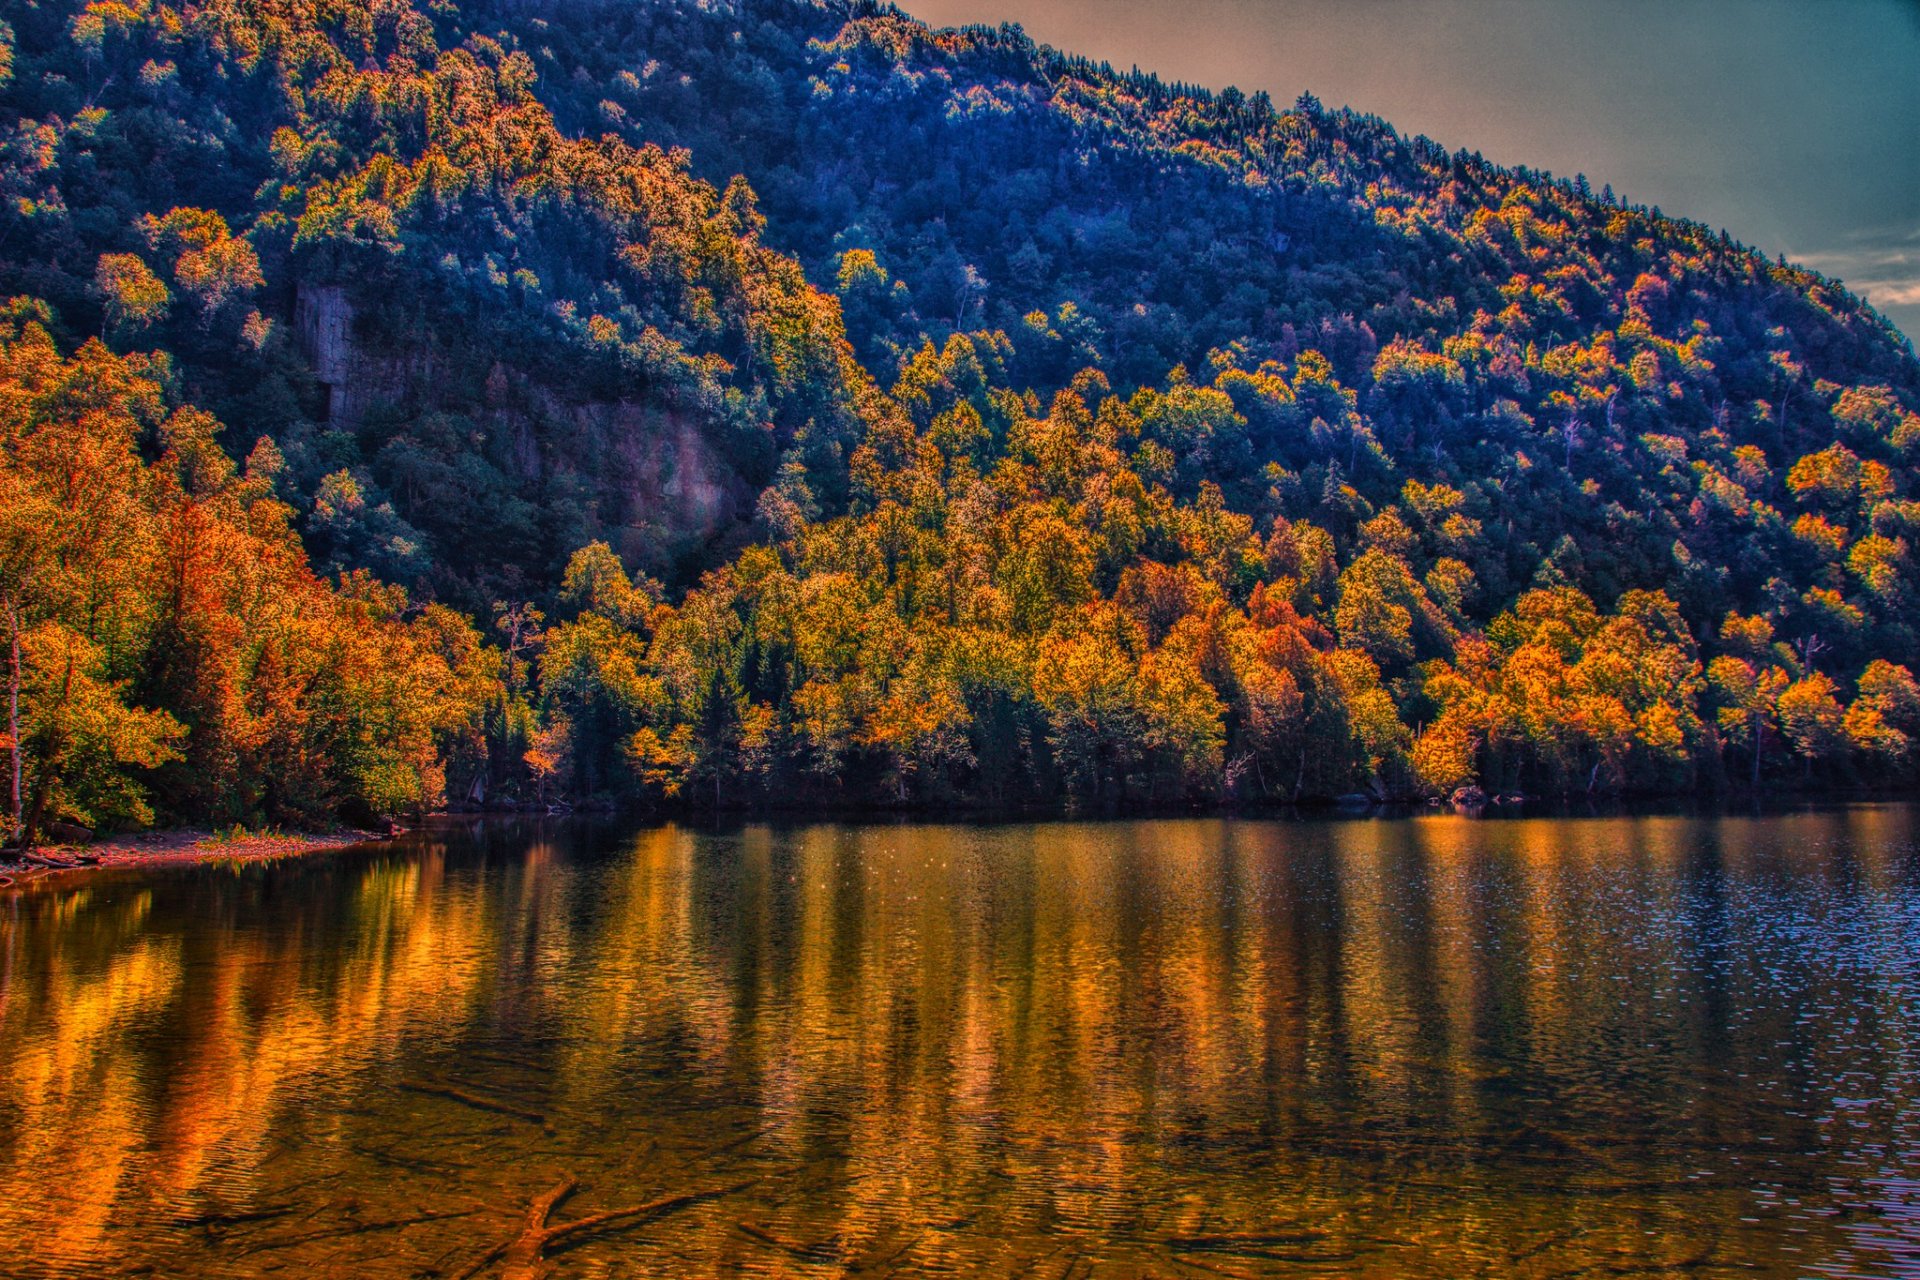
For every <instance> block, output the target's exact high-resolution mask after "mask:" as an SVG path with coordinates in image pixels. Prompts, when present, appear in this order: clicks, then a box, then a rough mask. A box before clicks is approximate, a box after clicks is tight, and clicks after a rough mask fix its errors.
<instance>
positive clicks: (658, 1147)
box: [0, 806, 1920, 1280]
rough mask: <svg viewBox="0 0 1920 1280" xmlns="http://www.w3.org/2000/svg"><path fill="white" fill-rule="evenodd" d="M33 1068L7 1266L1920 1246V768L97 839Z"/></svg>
mask: <svg viewBox="0 0 1920 1280" xmlns="http://www.w3.org/2000/svg"><path fill="white" fill-rule="evenodd" d="M0 1072H3V1075H0V1080H3V1081H4V1088H0V1274H3V1275H6V1276H16V1275H17V1276H26V1277H31V1276H42V1275H57V1276H67V1275H87V1276H109V1275H111V1276H120V1275H155V1276H209V1277H237V1276H263V1275H271V1274H284V1275H292V1276H341V1277H419V1278H426V1277H448V1278H451V1277H454V1276H458V1275H460V1274H461V1273H462V1272H463V1271H465V1270H466V1269H468V1268H469V1267H470V1266H471V1264H473V1263H474V1262H475V1261H476V1260H477V1259H479V1258H480V1257H481V1256H482V1255H484V1254H485V1253H486V1251H487V1250H488V1248H489V1247H490V1246H491V1245H493V1244H494V1243H495V1242H497V1241H500V1240H503V1239H506V1238H508V1237H510V1236H512V1235H514V1234H515V1232H516V1231H518V1230H519V1228H520V1225H521V1223H522V1222H523V1221H524V1218H525V1214H526V1207H527V1205H528V1203H529V1201H530V1200H531V1199H532V1198H533V1197H535V1196H538V1195H539V1194H540V1193H542V1192H543V1191H546V1190H547V1189H549V1188H551V1187H552V1186H554V1185H555V1184H556V1182H557V1181H558V1180H560V1179H561V1178H563V1177H571V1178H573V1179H576V1180H577V1181H578V1182H579V1184H580V1190H579V1191H578V1193H577V1194H576V1195H575V1196H574V1197H573V1199H572V1200H571V1201H569V1202H568V1203H566V1204H565V1205H563V1206H562V1207H561V1208H560V1210H559V1211H558V1212H557V1213H556V1215H555V1218H554V1221H556V1222H560V1223H564V1222H566V1221H570V1220H574V1219H577V1218H580V1217H583V1216H586V1215H589V1214H593V1213H598V1212H602V1211H606V1210H611V1209H618V1208H624V1207H628V1206H636V1205H641V1204H645V1203H648V1202H651V1201H655V1200H658V1199H661V1198H663V1197H672V1196H677V1195H681V1194H684V1193H704V1192H712V1193H714V1194H712V1195H711V1196H709V1197H707V1198H703V1199H697V1200H695V1201H693V1202H692V1203H688V1204H684V1205H680V1206H677V1207H673V1208H670V1209H667V1210H663V1211H661V1212H659V1213H656V1214H651V1215H642V1216H640V1217H638V1218H636V1219H633V1220H630V1221H627V1222H625V1223H623V1224H621V1226H622V1228H623V1229H620V1230H615V1231H610V1232H607V1233H604V1234H602V1235H599V1236H597V1237H593V1238H589V1239H587V1240H585V1241H583V1242H580V1243H579V1244H578V1247H575V1248H572V1249H569V1250H567V1251H565V1252H561V1253H558V1254H557V1256H555V1257H554V1258H553V1263H554V1265H555V1268H556V1274H557V1275H559V1276H594V1277H600V1276H605V1277H615V1276H676V1277H679V1276H704V1275H731V1274H746V1275H752V1276H845V1275H862V1276H882V1275H895V1274H897V1275H939V1274H955V1275H969V1276H972V1275H980V1276H1035V1277H1047V1278H1049V1280H1053V1278H1060V1280H1088V1278H1090V1277H1114V1278H1119V1277H1128V1278H1136V1277H1145V1276H1157V1277H1190V1278H1193V1280H1205V1277H1209V1276H1220V1275H1225V1276H1230V1277H1233V1276H1268V1275H1281V1276H1290V1275H1300V1276H1315V1275H1337V1276H1378V1277H1389V1276H1394V1277H1399V1276H1407V1277H1422V1276H1435V1277H1439V1276H1446V1277H1461V1276H1474V1275H1485V1276H1522V1277H1534V1276H1538V1277H1547V1276H1571V1275H1636V1274H1645V1275H1655V1274H1662V1273H1666V1274H1683V1275H1690V1276H1702V1277H1717V1276H1733V1275H1740V1276H1752V1275H1761V1276H1796V1277H1797V1276H1828V1275H1871V1276H1907V1275H1913V1276H1920V1181H1916V1180H1917V1179H1920V1108H1917V1107H1916V1103H1920V810H1915V809H1911V808H1906V807H1898V806H1889V807H1863V808H1854V809H1846V810H1839V811H1832V812H1818V813H1806V814H1791V815H1784V816H1769V817H1764V818H1753V817H1705V818H1700V817H1672V816H1660V817H1628V818H1582V819H1565V818H1555V819H1527V820H1516V821H1471V820H1468V819H1464V818H1454V817H1423V818H1415V819H1402V820H1388V821H1347V822H1331V821H1330V822H1308V821H1293V822H1265V821H1228V820H1220V821H1156V822H1130V823H1089V824H1070V823H1055V824H1041V825H1011V826H990V827H962V826H877V827H876V826H868V827H851V826H813V827H798V828H771V827H748V828H745V829H742V830H733V831H726V832H718V833H715V832H703V831H698V830H692V829H687V828H684V827H682V828H676V827H670V826H669V827H662V828H653V829H647V830H638V831H635V830H631V829H624V828H616V827H611V826H594V825H589V824H561V825H549V826H529V825H524V824H515V823H494V822H490V823H488V824H485V825H482V826H479V827H473V828H466V827H448V828H441V829H435V830H432V831H429V832H426V833H424V834H420V835H415V836H411V837H408V838H406V839H404V840H402V841H400V842H397V843H394V844H390V845H383V846H377V847H373V848H369V849H365V850H355V851H349V852H346V853H343V854H339V855H332V856H318V857H313V858H309V859H299V860H293V861H289V862H283V863H280V864H276V865H271V866H247V867H218V866H205V867H199V868H192V869H187V870H181V871H172V872H139V873H102V874H97V875H92V876H89V877H86V878H77V879H69V880H66V881H64V882H57V883H50V884H41V885H37V886H31V887H28V888H26V889H24V890H21V891H11V892H9V893H8V894H6V895H0ZM491 1274H499V1273H498V1272H497V1271H496V1272H493V1273H491Z"/></svg>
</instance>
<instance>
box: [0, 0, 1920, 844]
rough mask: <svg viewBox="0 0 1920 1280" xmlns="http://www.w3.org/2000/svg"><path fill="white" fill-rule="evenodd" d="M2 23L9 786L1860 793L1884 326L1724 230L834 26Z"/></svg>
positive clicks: (506, 13)
mask: <svg viewBox="0 0 1920 1280" xmlns="http://www.w3.org/2000/svg"><path fill="white" fill-rule="evenodd" d="M6 20H7V23H8V24H9V25H8V28H7V32H6V38H5V41H4V43H0V50H4V57H3V58H0V77H4V83H3V84H0V131H3V132H0V187H4V192H5V197H6V199H5V203H4V207H0V296H6V297H11V298H12V299H13V300H12V301H11V302H10V303H8V304H7V306H8V311H7V318H6V321H5V329H4V332H0V432H3V433H4V438H5V441H6V448H5V451H4V455H0V485H3V486H4V488H0V615H3V620H4V622H5V625H6V627H7V630H8V641H9V643H10V645H11V644H12V643H14V642H17V652H18V654H19V659H18V663H17V671H18V675H17V677H12V678H10V684H13V685H15V686H17V687H18V689H19V690H20V693H21V703H20V707H21V709H20V717H19V727H18V732H17V733H16V734H14V735H13V737H12V739H11V741H12V743H13V745H14V748H15V753H16V755H17V758H18V759H19V761H20V763H21V772H22V777H23V781H24V788H23V798H22V801H21V808H22V809H23V810H25V814H24V815H23V816H25V817H27V818H30V819H31V820H32V821H33V822H35V823H38V822H40V821H42V820H44V819H46V818H49V817H55V816H65V817H68V818H72V819H76V820H81V821H86V822H100V823H113V824H122V825H124V824H130V823H140V822H146V821H153V820H183V819H201V820H205V819H212V820H218V821H247V822H258V821H313V820H316V819H318V818H320V817H322V816H324V815H326V814H329V813H352V812H361V813H365V812H369V811H388V810H394V809H399V808H405V807H409V806H418V805H430V804H435V803H440V802H442V801H444V800H448V799H451V800H453V801H456V802H458V801H478V800H487V801H500V800H523V801H524V800H539V801H543V802H544V801H547V800H554V799H568V800H572V801H575V802H579V801H585V800H588V799H603V800H621V801H642V802H660V801H665V800H668V799H675V800H678V801H681V802H689V801H691V802H696V803H701V804H719V805H750V804H758V803H766V802H769V801H774V800H778V801H780V802H796V803H826V804H847V803H886V804H936V805H938V804H955V803H968V802H990V803H1007V802H1026V801H1049V800H1058V799H1070V800H1073V801H1075V802H1078V803H1088V804H1098V805H1112V804H1129V803H1180V802H1195V801H1213V800H1244V801H1283V800H1294V799H1306V798H1313V797H1322V796H1328V795H1334V794H1339V793H1343V792H1347V791H1353V790H1363V791H1367V792H1369V793H1372V794H1375V795H1380V796H1414V795H1419V794H1422V793H1425V794H1444V793H1447V792H1450V791H1452V790H1454V789H1455V788H1457V787H1460V786H1465V785H1469V784H1475V783H1478V784H1480V785H1482V786H1484V787H1486V788H1487V789H1489V790H1503V791H1504V790H1522V791H1527V792H1535V793H1565V792H1569V791H1579V792H1624V791H1661V790H1665V791H1671V790H1680V789H1697V788H1708V787H1719V786H1724V785H1728V784H1730V783H1737V784H1739V785H1757V784H1761V783H1764V782H1766V781H1769V780H1772V779H1774V778H1776V777H1777V778H1779V779H1783V780H1784V779H1791V780H1794V781H1799V782H1820V783H1828V784H1832V783H1851V782H1871V783H1883V784H1884V783H1891V782H1897V781H1905V780H1908V779H1910V777H1911V770H1912V768H1913V761H1912V760H1911V752H1910V750H1909V743H1910V736H1911V735H1912V734H1914V733H1916V732H1920V686H1917V685H1916V684H1915V681H1914V678H1913V676H1912V674H1911V668H1912V667H1913V665H1914V662H1915V660H1916V658H1917V657H1920V654H1916V652H1915V649H1916V646H1917V645H1920V632H1917V631H1916V624H1917V623H1920V598H1916V595H1915V591H1916V587H1917V586H1920V580H1917V579H1916V571H1915V566H1914V563H1913V560H1912V542H1913V539H1914V536H1915V532H1914V530H1915V528H1916V527H1920V501H1916V495H1915V493H1914V492H1913V489H1914V484H1913V481H1914V469H1913V463H1914V460H1915V458H1916V456H1920V412H1917V411H1920V362H1916V360H1915V357H1914V353H1913V350H1912V347H1911V345H1910V344H1909V343H1907V342H1906V341H1905V339H1903V338H1902V337H1901V336H1900V335H1899V334H1898V333H1897V332H1896V331H1895V330H1893V329H1892V328H1891V327H1890V326H1889V325H1888V324H1887V323H1886V322H1885V321H1884V320H1883V319H1882V318H1881V317H1879V316H1877V315H1876V314H1874V313H1873V312H1872V311H1871V310H1870V309H1869V308H1867V307H1866V306H1865V305H1864V304H1863V303H1862V302H1861V301H1860V300H1859V299H1857V298H1855V297H1854V296H1853V295H1851V294H1849V293H1848V292H1846V290H1845V289H1844V288H1842V287H1841V286H1840V285H1838V284H1836V283H1835V282H1832V281H1828V280H1825V279H1823V278H1821V277H1819V276H1816V275H1814V274H1812V273H1809V272H1806V271H1802V270H1800V269H1797V268H1794V267H1791V266H1789V265H1787V264H1784V263H1779V262H1769V261H1768V260H1766V259H1765V258H1764V257H1762V256H1760V255H1758V254H1756V253H1754V252H1752V251H1750V250H1748V249H1746V248H1745V247H1743V246H1741V245H1739V244H1738V243H1736V242H1734V241H1733V240H1731V239H1729V238H1728V237H1727V236H1725V235H1724V234H1722V233H1720V232H1718V231H1714V230H1709V229H1708V228H1705V227H1702V226H1699V225H1696V224H1692V223H1687V222H1682V221H1675V220H1672V219H1669V218H1666V217H1664V216H1662V215H1661V214H1660V213H1659V212H1658V211H1654V210H1649V209H1646V208H1641V207H1636V206H1632V205H1628V204H1626V203H1623V202H1622V201H1621V200H1619V199H1617V198H1615V197H1614V196H1613V194H1612V193H1611V192H1602V193H1599V194H1597V195H1596V194H1595V193H1593V192H1592V191H1590V190H1589V189H1588V187H1587V184H1586V183H1585V181H1584V180H1580V179H1575V180H1573V181H1571V182H1567V181H1556V180H1552V179H1550V178H1548V177H1547V176H1545V175H1541V174H1535V173H1531V172H1527V171H1524V170H1521V171H1513V170H1505V169H1500V168H1496V167H1494V166H1492V165H1489V164H1487V163H1485V162H1483V161H1481V160H1480V159H1479V158H1477V157H1473V156H1468V155H1464V154H1452V153H1449V152H1447V151H1446V150H1445V149H1444V148H1442V147H1440V146H1438V145H1436V144H1433V143H1430V142H1427V141H1426V140H1423V139H1405V138H1402V137H1400V136H1399V135H1397V134H1396V133H1395V132H1394V131H1393V130H1392V129H1391V128H1390V127H1389V126H1387V125H1386V124H1384V123H1383V122H1380V121H1378V120H1375V119H1371V118H1367V117H1362V116H1358V115H1354V114H1352V113H1350V112H1344V111H1340V112H1335V111H1328V110H1326V109H1324V108H1322V107H1321V106H1320V105H1319V104H1318V103H1316V102H1315V101H1313V100H1312V99H1311V98H1306V97H1303V98H1302V99H1301V100H1300V101H1299V102H1297V103H1296V104H1294V105H1293V106H1292V107H1289V108H1278V107H1276V106H1275V105H1274V104H1272V103H1271V102H1269V101H1268V100H1267V99H1266V98H1265V96H1263V95H1254V96H1252V97H1247V96H1244V95H1241V94H1239V93H1237V92H1234V91H1226V92H1223V93H1220V94H1217V95H1215V94H1209V93H1206V92H1204V91H1201V90H1197V89H1192V88H1188V87H1184V86H1172V85H1166V84H1163V83H1161V82H1159V81H1157V80H1154V79H1153V78H1151V77H1150V76H1145V75H1141V74H1138V73H1130V74H1126V75H1120V74H1116V73H1114V72H1112V71H1111V70H1109V69H1107V68H1105V67H1101V66H1096V65H1092V64H1089V63H1087V62H1084V61H1082V60H1078V59H1074V58H1071V57H1068V56H1065V55H1062V54H1058V53H1056V52H1054V51H1052V50H1048V49H1045V48H1043V47H1039V46H1036V45H1034V44H1033V43H1032V42H1030V41H1028V40H1027V39H1026V38H1025V37H1024V36H1023V35H1021V34H1020V32H1019V31H1018V30H1017V29H1013V28H1007V29H995V30H987V29H967V30H962V31H957V32H931V31H929V30H927V29H926V28H924V27H922V26H920V25H919V24H917V23H915V22H913V21H912V20H911V19H909V18H908V17H906V16H905V15H904V14H902V13H900V12H898V11H897V10H894V9H892V8H890V7H886V6H879V5H872V4H848V3H843V2H841V0H815V2H813V3H803V2H802V0H751V2H746V3H720V2H715V0H707V2H706V3H700V4H679V3H668V2H649V0H624V2H622V3H611V2H608V3H600V2H598V0H595V2H590V3H569V4H566V5H560V4H548V3H541V2H539V0H531V2H527V0H480V2H478V3H472V4H468V5H464V6H458V7H456V6H455V5H453V4H450V3H436V4H433V5H415V4H411V3H407V2H405V0H380V2H379V3H372V4H369V3H365V2H364V0H319V2H318V3H293V2H290V0H210V2H209V3H205V4H199V5H194V4H187V5H182V6H178V7H175V6H170V5H165V4H156V3H151V2H150V0H132V2H122V0H93V2H92V3H86V4H81V3H76V2H75V0H41V2H40V3H25V4H21V3H16V4H13V5H10V6H9V7H8V8H7V10H6ZM238 458H245V459H246V461H245V464H244V466H240V465H237V464H236V463H235V462H234V461H233V460H234V459H238ZM303 546H304V556H303V555H302V550H303Z"/></svg>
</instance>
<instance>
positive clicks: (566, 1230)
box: [454, 1177, 759, 1280]
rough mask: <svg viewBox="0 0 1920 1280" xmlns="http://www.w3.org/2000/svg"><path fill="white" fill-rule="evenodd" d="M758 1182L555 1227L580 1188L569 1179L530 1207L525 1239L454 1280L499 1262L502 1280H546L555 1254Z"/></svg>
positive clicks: (502, 1246)
mask: <svg viewBox="0 0 1920 1280" xmlns="http://www.w3.org/2000/svg"><path fill="white" fill-rule="evenodd" d="M758 1181H759V1179H758V1178H750V1179H748V1180H747V1181H745V1182H736V1183H734V1184H733V1185H732V1186H727V1187H714V1188H711V1189H709V1190H706V1191H689V1192H685V1193H682V1194H680V1195H675V1196H663V1197H662V1198H660V1199H658V1200H649V1201H648V1202H647V1203H645V1204H639V1205H634V1206H633V1207H631V1208H628V1209H614V1210H612V1211H610V1212H607V1213H596V1214H593V1215H591V1216H589V1217H585V1218H576V1219H574V1220H573V1221H572V1222H562V1223H560V1224H558V1225H557V1226H549V1225H548V1223H547V1219H549V1218H551V1217H552V1216H553V1213H554V1210H556V1209H558V1208H559V1207H560V1206H561V1204H562V1203H563V1202H565V1200H566V1199H567V1197H568V1196H570V1195H572V1194H573V1193H574V1192H575V1191H576V1190H578V1189H579V1186H580V1184H579V1183H578V1182H576V1181H575V1180H574V1179H573V1178H571V1177H563V1178H561V1179H560V1181H558V1182H556V1183H555V1184H554V1185H553V1186H552V1187H551V1188H549V1189H548V1190H546V1191H544V1192H542V1193H541V1194H539V1195H537V1196H535V1197H534V1198H533V1199H532V1201H530V1202H529V1203H528V1205H527V1216H526V1225H525V1226H524V1227H522V1228H521V1229H520V1234H518V1235H516V1236H514V1237H513V1238H512V1239H509V1240H502V1241H501V1242H500V1243H499V1244H497V1245H495V1246H493V1248H491V1249H489V1250H487V1251H486V1252H485V1253H484V1254H482V1255H481V1256H480V1257H479V1258H477V1259H475V1260H474V1262H473V1263H472V1265H470V1266H468V1267H467V1269H466V1270H464V1271H462V1272H460V1273H459V1274H458V1275H457V1276H455V1277H454V1280H475V1278H476V1277H478V1276H480V1275H483V1274H485V1273H486V1272H487V1270H488V1269H490V1268H491V1267H492V1266H493V1265H494V1264H495V1263H496V1262H497V1263H499V1264H500V1274H501V1277H502V1280H542V1278H543V1277H545V1276H547V1275H549V1274H551V1273H552V1270H553V1267H552V1264H551V1262H550V1261H549V1259H548V1256H547V1255H549V1254H553V1253H558V1252H560V1251H561V1250H563V1249H571V1248H572V1247H573V1246H575V1245H577V1244H582V1243H584V1242H586V1241H587V1240H589V1239H592V1238H593V1237H594V1236H596V1235H599V1234H601V1233H602V1232H607V1231H620V1230H624V1229H626V1228H627V1227H635V1226H640V1225H641V1224H643V1223H644V1222H647V1221H650V1220H652V1219H654V1218H661V1217H665V1216H666V1215H667V1214H669V1213H673V1212H675V1211H677V1210H680V1209H685V1208H689V1207H691V1206H693V1205H696V1204H700V1203H702V1202H703V1201H707V1200H718V1199H719V1198H721V1197H722V1196H730V1195H734V1194H736V1193H737V1192H741V1191H744V1190H746V1189H747V1188H748V1187H750V1186H752V1185H753V1184H754V1183H755V1182H758Z"/></svg>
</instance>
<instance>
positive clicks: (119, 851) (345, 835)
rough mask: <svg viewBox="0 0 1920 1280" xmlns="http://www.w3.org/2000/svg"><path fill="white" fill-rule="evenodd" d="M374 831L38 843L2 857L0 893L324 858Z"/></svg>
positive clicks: (196, 830)
mask: <svg viewBox="0 0 1920 1280" xmlns="http://www.w3.org/2000/svg"><path fill="white" fill-rule="evenodd" d="M386 838H387V835H386V834H385V833H382V832H378V831H360V830H356V829H353V828H342V829H341V830H338V831H327V832H281V831H258V832H255V831H249V832H245V833H242V834H238V835H232V834H223V833H221V832H219V831H215V830H213V829H212V828H209V827H182V828H178V829H174V830H169V831H140V832H132V833H129V834H126V835H117V836H106V837H103V838H101V839H98V840H93V841H89V842H88V843H86V844H72V843H65V844H38V845H35V846H34V847H33V848H32V849H29V850H27V851H25V853H19V852H14V851H11V850H9V851H7V852H4V853H0V889H4V888H7V887H8V886H9V885H19V884H25V883H28V882H30V881H38V880H46V879H49V878H52V877H54V876H68V875H72V874H74V873H75V872H82V871H106V870H111V869H113V868H117V867H176V866H191V865H196V864H199V863H206V862H236V863H244V862H271V861H273V860H275V859H277V858H293V857H299V856H302V855H304V854H310V853H328V852H332V851H334V850H337V849H347V848H351V847H353V846H354V845H358V844H366V843H367V842H369V841H372V840H383V839H386Z"/></svg>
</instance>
